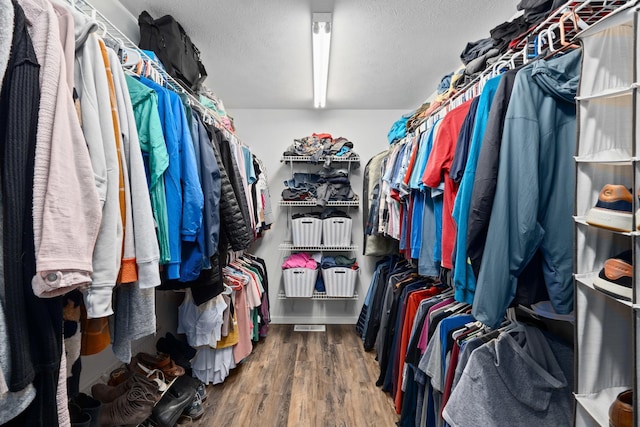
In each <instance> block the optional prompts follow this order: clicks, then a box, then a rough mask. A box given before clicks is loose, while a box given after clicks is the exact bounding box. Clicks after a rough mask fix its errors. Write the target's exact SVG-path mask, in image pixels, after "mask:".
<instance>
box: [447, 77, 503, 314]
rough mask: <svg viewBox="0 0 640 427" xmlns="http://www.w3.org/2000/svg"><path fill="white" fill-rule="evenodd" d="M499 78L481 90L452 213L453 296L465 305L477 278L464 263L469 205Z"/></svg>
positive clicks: (469, 266)
mask: <svg viewBox="0 0 640 427" xmlns="http://www.w3.org/2000/svg"><path fill="white" fill-rule="evenodd" d="M501 77H502V76H498V77H494V78H492V79H491V80H489V81H488V82H487V83H486V84H485V86H484V89H483V90H482V95H480V100H479V101H478V108H477V110H476V118H475V123H474V125H473V136H472V137H471V145H470V147H469V155H468V157H467V164H466V166H465V168H464V173H463V174H462V180H461V182H460V188H459V189H458V195H457V196H456V202H455V204H454V205H453V213H452V216H453V219H454V221H455V222H456V225H457V227H458V230H457V233H456V257H455V263H454V267H455V268H454V273H453V280H454V286H455V290H456V294H455V298H456V301H460V302H466V303H468V304H473V295H474V291H475V288H476V277H475V276H474V275H473V270H472V269H471V265H470V264H469V263H468V262H467V225H468V222H467V220H468V219H469V205H470V204H471V194H472V193H473V182H474V179H475V176H476V166H477V163H478V156H479V155H480V147H481V146H482V140H483V138H484V131H485V129H486V127H487V119H488V118H489V110H490V109H491V103H492V102H493V96H494V95H495V93H496V89H497V88H498V83H499V82H500V78H501Z"/></svg>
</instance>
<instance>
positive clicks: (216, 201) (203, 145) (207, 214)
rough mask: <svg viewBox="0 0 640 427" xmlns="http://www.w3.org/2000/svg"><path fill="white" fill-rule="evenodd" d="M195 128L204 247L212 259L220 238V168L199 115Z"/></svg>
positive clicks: (195, 120) (206, 253)
mask: <svg viewBox="0 0 640 427" xmlns="http://www.w3.org/2000/svg"><path fill="white" fill-rule="evenodd" d="M193 120H194V128H196V127H197V129H198V140H197V141H196V140H195V139H194V145H195V147H196V160H198V161H199V172H200V184H201V185H202V193H203V194H204V215H203V229H204V235H205V238H204V246H205V256H206V257H207V258H208V257H211V256H213V255H214V254H215V253H216V251H217V250H218V240H219V238H220V188H221V178H220V168H219V167H218V162H216V155H215V153H214V151H213V146H212V145H211V140H210V139H209V136H208V135H207V130H206V129H205V128H204V125H203V124H202V122H201V121H200V118H199V117H198V115H197V114H194V115H193Z"/></svg>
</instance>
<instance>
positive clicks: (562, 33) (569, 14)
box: [559, 11, 580, 49]
mask: <svg viewBox="0 0 640 427" xmlns="http://www.w3.org/2000/svg"><path fill="white" fill-rule="evenodd" d="M569 18H571V23H572V24H573V29H574V30H575V32H578V31H580V27H579V26H578V19H577V18H576V13H575V12H574V11H569V12H565V13H564V14H563V15H562V16H561V17H560V21H559V27H560V44H561V45H562V46H569V47H571V48H574V49H575V48H577V47H579V46H578V45H575V44H571V43H570V42H568V41H567V40H566V34H567V32H568V30H567V29H566V28H565V22H567V20H568V19H569Z"/></svg>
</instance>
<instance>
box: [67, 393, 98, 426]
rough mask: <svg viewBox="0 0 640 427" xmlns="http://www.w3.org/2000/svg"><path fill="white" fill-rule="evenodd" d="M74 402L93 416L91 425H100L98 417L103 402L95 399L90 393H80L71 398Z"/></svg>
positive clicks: (84, 411)
mask: <svg viewBox="0 0 640 427" xmlns="http://www.w3.org/2000/svg"><path fill="white" fill-rule="evenodd" d="M71 402H72V404H75V405H77V406H78V407H80V410H81V411H82V412H83V413H85V414H87V415H89V416H90V417H91V422H90V423H89V426H90V427H99V424H98V417H99V416H100V411H101V409H102V403H100V401H99V400H96V399H94V398H93V397H91V396H89V395H88V394H84V393H78V394H77V395H76V396H74V397H73V399H71Z"/></svg>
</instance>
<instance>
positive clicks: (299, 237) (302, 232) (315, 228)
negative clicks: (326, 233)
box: [291, 217, 322, 246]
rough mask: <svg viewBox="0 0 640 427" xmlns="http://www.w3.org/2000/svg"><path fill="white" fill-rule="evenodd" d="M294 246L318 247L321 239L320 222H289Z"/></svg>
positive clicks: (296, 220)
mask: <svg viewBox="0 0 640 427" xmlns="http://www.w3.org/2000/svg"><path fill="white" fill-rule="evenodd" d="M291 223H292V225H291V229H292V232H293V245H294V246H319V245H320V241H321V239H322V220H320V219H319V218H306V217H305V218H296V219H293V220H291Z"/></svg>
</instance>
